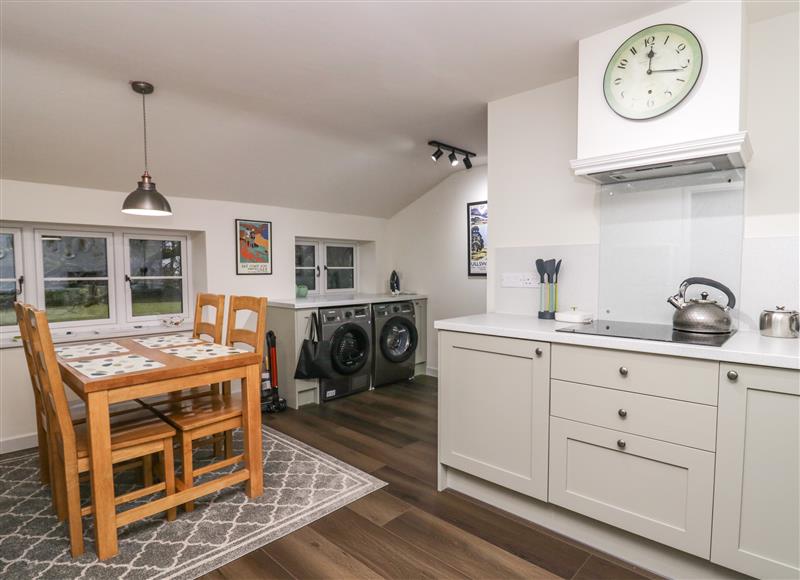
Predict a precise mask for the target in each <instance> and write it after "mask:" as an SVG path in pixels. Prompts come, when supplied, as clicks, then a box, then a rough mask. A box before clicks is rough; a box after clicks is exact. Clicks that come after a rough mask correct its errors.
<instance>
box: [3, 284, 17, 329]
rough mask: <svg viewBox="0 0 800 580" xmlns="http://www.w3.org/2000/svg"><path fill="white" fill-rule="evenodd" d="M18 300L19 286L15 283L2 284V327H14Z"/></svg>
mask: <svg viewBox="0 0 800 580" xmlns="http://www.w3.org/2000/svg"><path fill="white" fill-rule="evenodd" d="M16 298H17V285H16V283H14V282H0V326H8V325H14V324H16V323H17V315H16V314H15V313H14V300H16Z"/></svg>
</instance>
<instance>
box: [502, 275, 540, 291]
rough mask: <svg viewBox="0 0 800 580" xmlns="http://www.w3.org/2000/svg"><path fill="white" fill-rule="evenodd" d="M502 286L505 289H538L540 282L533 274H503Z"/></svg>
mask: <svg viewBox="0 0 800 580" xmlns="http://www.w3.org/2000/svg"><path fill="white" fill-rule="evenodd" d="M500 285H501V286H502V287H503V288H537V287H538V286H539V282H538V280H537V278H536V274H534V273H533V272H503V274H502V275H501V279H500Z"/></svg>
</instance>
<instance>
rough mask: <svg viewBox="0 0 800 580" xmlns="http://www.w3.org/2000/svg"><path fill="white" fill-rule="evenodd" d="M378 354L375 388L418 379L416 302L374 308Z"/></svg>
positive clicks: (375, 340) (375, 368) (374, 369)
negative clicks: (416, 371)
mask: <svg viewBox="0 0 800 580" xmlns="http://www.w3.org/2000/svg"><path fill="white" fill-rule="evenodd" d="M372 320H373V329H372V330H373V335H372V336H373V342H374V344H375V353H374V355H373V357H374V360H375V362H374V364H373V371H372V384H373V386H375V387H379V386H380V385H386V384H389V383H396V382H398V381H404V380H409V379H411V378H413V377H414V351H416V350H417V341H418V340H419V336H418V334H417V325H416V320H415V316H414V303H413V302H389V303H386V304H373V305H372Z"/></svg>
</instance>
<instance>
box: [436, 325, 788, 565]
mask: <svg viewBox="0 0 800 580" xmlns="http://www.w3.org/2000/svg"><path fill="white" fill-rule="evenodd" d="M475 318H477V317H465V319H454V321H453V322H452V323H451V322H450V321H437V322H436V325H435V326H436V328H437V329H438V331H439V334H438V340H439V361H440V363H439V411H438V412H439V461H438V489H439V490H440V491H444V490H454V491H458V492H460V493H463V494H465V495H468V496H470V497H473V498H475V499H478V500H480V501H483V502H486V503H488V504H491V505H493V506H496V507H498V508H500V509H503V510H506V511H508V512H510V513H512V514H514V515H517V516H519V517H521V518H524V519H527V520H529V521H531V522H533V523H535V524H538V525H541V526H543V527H546V528H549V529H551V530H553V531H555V532H558V533H560V534H563V535H564V536H567V537H569V538H573V539H574V540H577V541H579V542H582V543H585V544H587V545H589V546H592V547H593V548H596V549H598V550H601V551H604V552H607V553H609V554H613V555H614V556H616V557H618V558H621V559H623V560H626V561H629V562H631V563H633V564H635V565H637V566H639V567H642V568H644V569H646V570H650V571H652V572H655V573H657V574H661V575H664V576H667V577H674V578H704V579H706V578H743V577H744V576H742V574H749V575H754V576H756V577H759V578H765V579H766V578H769V579H772V578H795V579H796V578H798V577H800V570H799V569H798V568H799V567H800V566H798V563H799V562H800V554H799V553H798V552H800V532H799V531H798V526H799V525H800V524H799V523H798V518H800V485H799V483H800V482H798V478H799V477H800V372H799V370H798V367H800V360H798V358H796V357H789V356H786V357H783V356H782V355H781V356H775V357H774V360H775V361H776V362H777V363H778V364H785V365H786V366H785V367H781V368H776V367H765V366H751V365H746V364H741V363H736V362H732V361H730V360H728V361H725V360H723V359H721V358H715V356H718V355H717V353H722V354H723V355H724V356H725V357H728V358H741V359H743V360H752V359H753V358H756V356H757V355H759V354H760V353H761V352H767V353H769V352H770V351H778V352H781V349H784V346H783V344H782V343H773V342H771V341H761V340H759V339H754V337H744V338H746V340H747V341H749V342H751V343H752V344H753V345H754V348H753V350H746V351H736V352H729V353H725V352H724V351H720V350H719V349H716V350H715V349H714V348H711V347H691V348H688V347H685V348H681V349H678V350H676V351H675V354H656V353H652V352H648V351H647V350H645V349H647V348H649V346H650V345H647V344H645V345H644V346H643V349H642V350H638V349H637V348H636V347H637V345H638V344H639V343H640V342H643V341H628V342H627V343H625V345H626V346H628V345H629V346H628V347H627V348H623V347H622V346H618V345H617V344H616V343H614V344H615V346H614V348H609V347H603V346H600V345H601V344H604V341H602V340H598V339H597V338H596V337H591V339H590V340H591V341H592V343H591V344H587V343H586V342H584V341H585V340H586V339H585V338H582V337H576V336H575V335H567V336H566V337H565V338H562V337H564V334H563V333H556V332H554V330H550V331H542V330H541V328H542V325H541V322H538V321H532V322H531V323H530V325H531V327H533V330H532V331H530V332H528V331H527V330H525V326H524V325H525V324H528V323H527V321H526V320H521V319H510V318H507V317H505V316H504V315H499V316H497V317H495V316H494V315H491V314H488V315H485V317H484V318H478V320H481V321H485V322H486V324H485V326H484V325H479V324H474V323H473V320H474V319H475ZM464 320H466V321H467V322H462V321H464ZM500 324H503V325H507V327H508V328H509V329H510V330H509V332H508V334H503V333H502V332H500V331H501V330H502V327H501V326H500ZM462 329H463V330H462ZM469 329H474V331H473V332H470V331H469ZM524 333H528V334H529V335H535V338H524V337H522V336H520V335H522V334H524ZM541 339H544V340H541ZM774 340H780V339H774ZM698 349H702V350H698ZM700 354H702V355H705V357H702V356H699V355H700ZM681 355H683V356H681Z"/></svg>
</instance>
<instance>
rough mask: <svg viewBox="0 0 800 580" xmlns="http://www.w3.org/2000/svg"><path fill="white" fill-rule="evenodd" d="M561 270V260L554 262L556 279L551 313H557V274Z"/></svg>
mask: <svg viewBox="0 0 800 580" xmlns="http://www.w3.org/2000/svg"><path fill="white" fill-rule="evenodd" d="M559 270H561V259H560V258H559V260H558V262H556V279H555V280H554V282H555V304H553V312H557V311H558V272H559Z"/></svg>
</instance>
